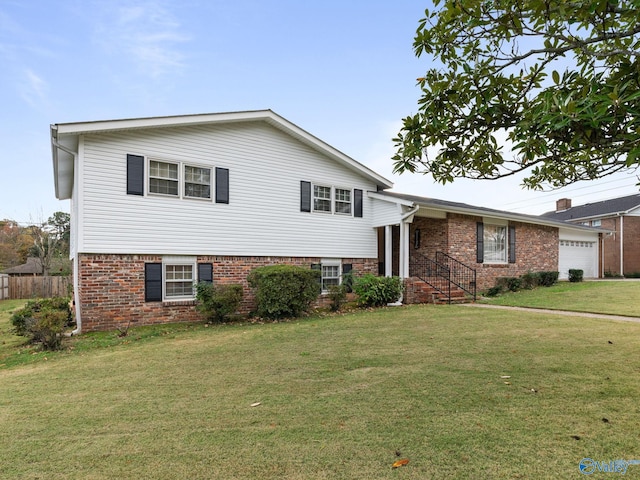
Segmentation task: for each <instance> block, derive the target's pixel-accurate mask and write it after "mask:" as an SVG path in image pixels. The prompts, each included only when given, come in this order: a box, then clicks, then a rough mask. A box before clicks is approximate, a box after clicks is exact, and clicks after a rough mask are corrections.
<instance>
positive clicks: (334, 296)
mask: <svg viewBox="0 0 640 480" xmlns="http://www.w3.org/2000/svg"><path fill="white" fill-rule="evenodd" d="M349 291H350V288H349V287H348V286H347V285H345V284H344V281H343V283H342V284H341V285H331V286H330V287H329V299H330V300H331V303H330V305H329V306H330V308H331V311H332V312H337V311H338V310H340V309H341V308H342V306H343V305H344V304H345V302H346V301H347V293H348V292H349Z"/></svg>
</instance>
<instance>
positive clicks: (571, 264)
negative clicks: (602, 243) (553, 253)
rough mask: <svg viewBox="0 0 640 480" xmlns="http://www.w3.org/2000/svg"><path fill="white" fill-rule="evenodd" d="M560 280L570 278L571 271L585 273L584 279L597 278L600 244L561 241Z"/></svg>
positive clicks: (582, 241)
mask: <svg viewBox="0 0 640 480" xmlns="http://www.w3.org/2000/svg"><path fill="white" fill-rule="evenodd" d="M559 264H560V265H559V269H560V278H561V279H563V280H566V279H567V278H569V269H573V268H575V269H580V270H583V271H584V278H595V277H597V271H598V244H597V243H596V242H588V241H584V240H570V239H565V240H560V262H559Z"/></svg>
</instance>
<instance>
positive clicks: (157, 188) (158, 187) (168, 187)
mask: <svg viewBox="0 0 640 480" xmlns="http://www.w3.org/2000/svg"><path fill="white" fill-rule="evenodd" d="M178 184H179V179H178V164H177V163H169V162H159V161H157V160H149V193H157V194H160V195H171V196H175V197H177V196H178Z"/></svg>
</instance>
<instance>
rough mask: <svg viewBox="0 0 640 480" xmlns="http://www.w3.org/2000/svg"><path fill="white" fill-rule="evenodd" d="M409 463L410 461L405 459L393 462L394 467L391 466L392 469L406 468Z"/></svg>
mask: <svg viewBox="0 0 640 480" xmlns="http://www.w3.org/2000/svg"><path fill="white" fill-rule="evenodd" d="M407 463H409V459H408V458H403V459H402V460H397V461H395V462H393V465H391V468H398V467H404V466H405V465H406V464H407Z"/></svg>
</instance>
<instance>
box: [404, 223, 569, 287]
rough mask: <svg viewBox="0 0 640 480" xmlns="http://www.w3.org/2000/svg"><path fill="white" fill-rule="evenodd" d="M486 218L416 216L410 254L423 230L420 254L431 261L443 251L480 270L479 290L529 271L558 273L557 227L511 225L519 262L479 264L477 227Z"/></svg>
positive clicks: (478, 273)
mask: <svg viewBox="0 0 640 480" xmlns="http://www.w3.org/2000/svg"><path fill="white" fill-rule="evenodd" d="M477 222H482V217H475V216H470V215H461V214H455V213H449V214H448V215H447V219H446V220H444V219H431V218H424V217H416V218H415V219H414V221H413V223H412V224H411V227H410V239H411V241H410V253H411V254H412V253H413V252H414V251H416V249H415V245H414V240H415V231H416V229H419V230H420V248H419V249H417V251H418V252H419V253H421V254H422V255H425V256H427V257H429V258H434V257H435V252H436V251H438V250H439V251H442V252H444V253H447V254H448V255H450V256H452V257H453V258H455V259H456V260H458V261H460V262H462V263H464V264H465V265H467V266H469V267H471V268H473V269H475V270H476V275H477V279H476V281H477V288H478V291H482V290H486V289H488V288H491V287H493V286H494V285H495V281H496V279H497V278H498V277H518V276H520V275H523V274H525V273H527V272H537V271H557V270H558V254H559V250H558V249H559V232H558V229H557V228H554V227H547V226H543V225H533V224H528V223H519V222H511V223H510V224H509V225H510V226H515V229H516V262H515V263H504V264H503V263H501V264H491V263H477V262H476V260H477V256H476V224H477Z"/></svg>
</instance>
